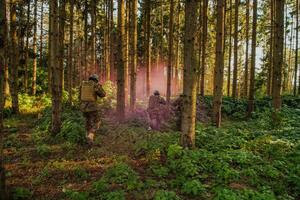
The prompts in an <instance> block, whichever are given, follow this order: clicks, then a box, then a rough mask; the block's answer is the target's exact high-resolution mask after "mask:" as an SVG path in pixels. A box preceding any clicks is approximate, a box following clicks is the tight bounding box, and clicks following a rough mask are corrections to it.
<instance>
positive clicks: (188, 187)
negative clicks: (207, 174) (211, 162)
mask: <svg viewBox="0 0 300 200" xmlns="http://www.w3.org/2000/svg"><path fill="white" fill-rule="evenodd" d="M181 191H182V192H183V193H184V194H188V195H193V196H198V195H200V194H201V193H202V192H203V191H205V188H204V187H203V185H202V184H201V183H200V181H198V180H191V181H187V182H186V183H184V184H183V186H182V189H181Z"/></svg>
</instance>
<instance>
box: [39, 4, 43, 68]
mask: <svg viewBox="0 0 300 200" xmlns="http://www.w3.org/2000/svg"><path fill="white" fill-rule="evenodd" d="M43 24H44V0H42V1H41V24H40V26H41V28H40V29H41V30H40V31H41V32H40V63H39V65H40V68H42V67H43Z"/></svg>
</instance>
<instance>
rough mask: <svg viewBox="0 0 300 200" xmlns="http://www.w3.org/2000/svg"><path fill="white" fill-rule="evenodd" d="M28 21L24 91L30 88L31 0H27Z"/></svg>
mask: <svg viewBox="0 0 300 200" xmlns="http://www.w3.org/2000/svg"><path fill="white" fill-rule="evenodd" d="M27 1H28V2H27V21H26V44H25V45H26V54H25V69H24V92H25V93H27V89H28V65H29V64H28V54H29V34H30V25H29V23H30V21H29V20H30V0H27Z"/></svg>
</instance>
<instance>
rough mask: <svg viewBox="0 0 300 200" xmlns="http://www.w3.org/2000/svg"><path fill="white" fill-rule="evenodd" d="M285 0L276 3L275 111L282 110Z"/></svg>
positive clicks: (273, 93)
mask: <svg viewBox="0 0 300 200" xmlns="http://www.w3.org/2000/svg"><path fill="white" fill-rule="evenodd" d="M283 22H284V0H276V1H275V21H274V25H275V27H274V46H273V48H274V55H273V63H274V65H273V81H272V82H273V86H272V89H273V91H272V98H273V106H274V109H275V110H279V109H280V108H281V77H282V73H281V72H282V66H283V31H284V23H283Z"/></svg>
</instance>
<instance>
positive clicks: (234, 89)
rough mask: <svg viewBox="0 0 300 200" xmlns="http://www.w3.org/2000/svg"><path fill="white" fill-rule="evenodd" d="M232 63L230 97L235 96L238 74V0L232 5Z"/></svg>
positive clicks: (236, 93)
mask: <svg viewBox="0 0 300 200" xmlns="http://www.w3.org/2000/svg"><path fill="white" fill-rule="evenodd" d="M234 10H235V13H234V49H233V52H234V56H233V57H234V63H233V82H232V97H233V98H234V99H236V98H237V95H238V92H237V75H238V31H239V26H238V25H239V0H235V5H234Z"/></svg>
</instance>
